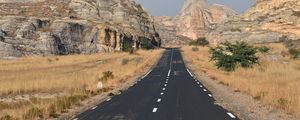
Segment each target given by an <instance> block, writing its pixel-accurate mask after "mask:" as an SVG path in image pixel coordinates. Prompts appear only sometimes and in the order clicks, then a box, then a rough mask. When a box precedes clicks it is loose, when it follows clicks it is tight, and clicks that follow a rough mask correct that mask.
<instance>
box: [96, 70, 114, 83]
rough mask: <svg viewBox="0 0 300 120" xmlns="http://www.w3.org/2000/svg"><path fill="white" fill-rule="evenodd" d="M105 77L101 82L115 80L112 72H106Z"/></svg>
mask: <svg viewBox="0 0 300 120" xmlns="http://www.w3.org/2000/svg"><path fill="white" fill-rule="evenodd" d="M102 74H103V76H102V77H101V78H100V79H99V80H100V81H107V80H108V79H113V78H114V75H113V72H111V71H105V72H103V73H102Z"/></svg>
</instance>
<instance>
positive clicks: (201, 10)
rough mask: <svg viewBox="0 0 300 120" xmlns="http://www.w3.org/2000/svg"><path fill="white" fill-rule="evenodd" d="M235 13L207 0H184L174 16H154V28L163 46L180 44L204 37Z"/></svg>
mask: <svg viewBox="0 0 300 120" xmlns="http://www.w3.org/2000/svg"><path fill="white" fill-rule="evenodd" d="M236 15H237V13H236V12H235V11H233V10H232V9H230V8H229V7H226V6H224V5H219V4H212V5H211V4H209V3H208V2H207V0H186V1H185V4H184V5H183V7H182V9H181V11H180V13H178V15H177V16H175V17H168V16H158V17H154V19H155V20H154V21H155V26H156V30H157V31H158V32H159V33H161V34H160V35H161V36H160V37H161V38H162V41H163V45H164V46H174V45H175V46H180V45H184V44H187V43H189V42H190V41H192V40H195V39H197V38H200V37H205V36H206V35H207V34H208V33H209V32H210V31H211V30H212V29H214V28H215V26H216V25H217V24H219V23H220V22H222V21H223V20H224V19H226V18H228V17H230V16H236Z"/></svg>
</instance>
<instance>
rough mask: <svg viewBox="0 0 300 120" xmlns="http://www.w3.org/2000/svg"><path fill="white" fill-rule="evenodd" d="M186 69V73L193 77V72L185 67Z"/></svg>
mask: <svg viewBox="0 0 300 120" xmlns="http://www.w3.org/2000/svg"><path fill="white" fill-rule="evenodd" d="M186 70H187V71H188V73H189V74H190V75H191V76H192V77H193V74H192V73H191V72H190V70H189V69H186Z"/></svg>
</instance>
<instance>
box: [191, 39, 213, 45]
mask: <svg viewBox="0 0 300 120" xmlns="http://www.w3.org/2000/svg"><path fill="white" fill-rule="evenodd" d="M189 45H195V46H207V45H209V42H208V41H207V40H206V39H205V38H198V39H197V40H195V41H191V42H190V43H189Z"/></svg>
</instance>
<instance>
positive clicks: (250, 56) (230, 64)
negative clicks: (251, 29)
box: [210, 42, 258, 71]
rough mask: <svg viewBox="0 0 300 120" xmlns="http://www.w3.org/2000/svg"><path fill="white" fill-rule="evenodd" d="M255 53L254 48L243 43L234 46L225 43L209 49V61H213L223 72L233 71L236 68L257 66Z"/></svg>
mask: <svg viewBox="0 0 300 120" xmlns="http://www.w3.org/2000/svg"><path fill="white" fill-rule="evenodd" d="M256 53H257V50H256V48H255V47H253V46H250V45H248V44H247V43H245V42H237V43H235V44H232V43H229V42H226V43H223V44H221V45H219V46H217V47H215V48H210V54H211V61H214V62H215V63H216V66H217V67H218V68H221V69H223V70H225V71H234V70H235V69H236V67H237V66H241V67H243V68H249V67H252V66H253V65H254V64H258V57H257V56H256Z"/></svg>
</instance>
